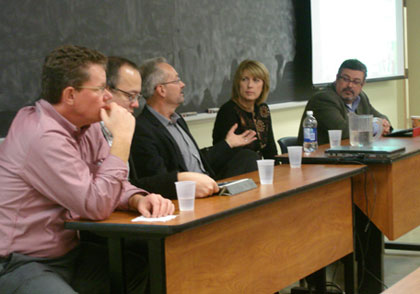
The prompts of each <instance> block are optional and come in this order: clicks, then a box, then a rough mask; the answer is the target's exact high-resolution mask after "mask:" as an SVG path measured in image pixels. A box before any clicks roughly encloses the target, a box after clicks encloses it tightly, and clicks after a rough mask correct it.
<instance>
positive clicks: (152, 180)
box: [130, 57, 258, 198]
mask: <svg viewBox="0 0 420 294" xmlns="http://www.w3.org/2000/svg"><path fill="white" fill-rule="evenodd" d="M140 73H141V76H142V80H143V83H142V94H143V96H144V97H145V99H146V106H145V107H144V109H143V112H142V113H141V114H140V115H139V116H138V118H137V121H136V130H135V132H134V137H133V143H132V147H131V152H132V158H133V162H134V166H131V167H130V170H131V171H132V174H133V173H134V172H135V173H136V174H137V176H138V177H137V179H133V178H132V182H133V183H143V184H145V186H144V187H145V188H146V189H148V190H151V191H154V192H156V193H161V194H163V195H165V196H167V197H172V198H176V191H175V184H174V183H175V182H176V181H186V180H190V181H195V182H196V197H205V196H209V195H212V194H214V193H217V192H218V191H219V187H218V186H217V184H216V182H215V181H214V179H222V178H225V177H229V176H234V175H238V174H242V173H244V172H248V171H252V170H256V169H257V164H256V159H257V157H258V156H257V154H256V153H255V152H252V151H250V150H242V149H237V148H236V147H241V146H244V145H247V144H248V143H249V142H252V141H253V140H255V132H254V131H251V130H248V131H245V132H243V133H242V134H239V135H237V134H235V133H234V132H235V129H236V128H237V125H234V126H232V128H231V129H230V130H229V132H228V133H227V135H226V138H225V140H223V141H220V142H219V143H217V144H215V145H214V146H212V147H210V148H206V149H205V150H199V148H198V146H197V143H196V142H195V140H194V138H193V137H192V135H191V133H190V131H189V129H188V126H187V124H186V122H185V121H184V119H183V118H182V117H181V116H180V115H179V114H178V113H176V112H175V110H176V109H177V107H178V106H179V105H181V104H182V103H183V102H184V92H183V90H184V87H185V84H184V83H183V82H182V81H181V79H180V77H179V76H178V73H177V72H176V70H175V69H174V68H173V67H172V66H171V65H169V64H168V63H167V61H166V60H165V59H164V58H161V57H160V58H155V59H152V60H149V61H147V62H145V63H144V64H143V65H142V66H141V67H140ZM142 187H143V186H142Z"/></svg>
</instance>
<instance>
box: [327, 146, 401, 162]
mask: <svg viewBox="0 0 420 294" xmlns="http://www.w3.org/2000/svg"><path fill="white" fill-rule="evenodd" d="M404 151H405V147H401V146H376V145H370V146H363V147H357V146H338V147H334V148H330V149H327V150H325V154H326V155H327V156H328V157H336V158H377V159H381V158H383V159H390V158H394V157H396V156H397V155H398V154H400V153H401V152H404Z"/></svg>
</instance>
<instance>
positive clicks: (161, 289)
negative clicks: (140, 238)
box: [147, 239, 166, 294]
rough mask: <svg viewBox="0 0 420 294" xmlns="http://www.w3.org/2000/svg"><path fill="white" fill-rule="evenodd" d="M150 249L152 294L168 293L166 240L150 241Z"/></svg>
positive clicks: (148, 242)
mask: <svg viewBox="0 0 420 294" xmlns="http://www.w3.org/2000/svg"><path fill="white" fill-rule="evenodd" d="M147 244H148V248H149V268H150V279H149V280H150V291H151V293H152V294H161V293H166V273H165V240H164V239H150V240H148V241H147Z"/></svg>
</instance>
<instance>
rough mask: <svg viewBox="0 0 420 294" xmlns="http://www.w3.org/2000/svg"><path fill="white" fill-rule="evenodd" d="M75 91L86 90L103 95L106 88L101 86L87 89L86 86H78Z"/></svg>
mask: <svg viewBox="0 0 420 294" xmlns="http://www.w3.org/2000/svg"><path fill="white" fill-rule="evenodd" d="M75 88H76V89H87V90H93V91H98V92H99V94H101V95H102V94H103V93H104V92H105V89H106V87H105V86H101V87H88V86H79V87H75Z"/></svg>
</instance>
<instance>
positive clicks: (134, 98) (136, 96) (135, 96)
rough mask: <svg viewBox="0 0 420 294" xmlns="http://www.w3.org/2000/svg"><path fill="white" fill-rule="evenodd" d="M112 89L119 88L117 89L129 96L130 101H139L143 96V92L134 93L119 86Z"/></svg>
mask: <svg viewBox="0 0 420 294" xmlns="http://www.w3.org/2000/svg"><path fill="white" fill-rule="evenodd" d="M110 89H111V90H117V91H119V92H121V93H123V94H124V95H125V96H126V97H127V98H128V101H130V103H133V102H137V101H139V100H140V99H141V97H143V94H142V93H137V94H132V93H130V92H127V91H124V90H121V89H120V88H117V87H110Z"/></svg>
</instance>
